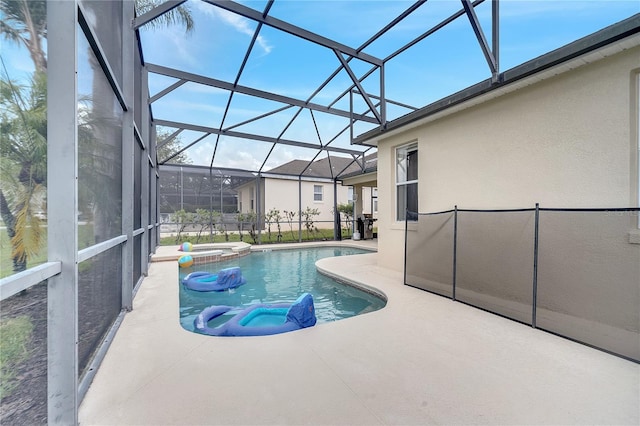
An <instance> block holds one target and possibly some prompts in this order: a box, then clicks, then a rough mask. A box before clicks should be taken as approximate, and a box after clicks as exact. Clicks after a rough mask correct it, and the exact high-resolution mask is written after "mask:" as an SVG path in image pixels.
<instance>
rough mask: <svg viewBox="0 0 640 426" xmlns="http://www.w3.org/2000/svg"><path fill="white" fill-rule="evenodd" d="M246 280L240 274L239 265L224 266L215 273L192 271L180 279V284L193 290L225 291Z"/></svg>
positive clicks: (238, 285)
mask: <svg viewBox="0 0 640 426" xmlns="http://www.w3.org/2000/svg"><path fill="white" fill-rule="evenodd" d="M246 282H247V280H246V279H245V278H244V277H243V276H242V271H241V270H240V268H239V267H237V266H234V267H232V268H225V269H221V270H220V271H218V273H217V274H212V273H211V272H200V271H198V272H192V273H190V274H189V275H187V276H186V277H184V278H183V279H182V284H183V285H184V286H185V287H186V288H188V289H190V290H195V291H225V290H228V289H230V288H237V287H240V286H241V285H243V284H245V283H246Z"/></svg>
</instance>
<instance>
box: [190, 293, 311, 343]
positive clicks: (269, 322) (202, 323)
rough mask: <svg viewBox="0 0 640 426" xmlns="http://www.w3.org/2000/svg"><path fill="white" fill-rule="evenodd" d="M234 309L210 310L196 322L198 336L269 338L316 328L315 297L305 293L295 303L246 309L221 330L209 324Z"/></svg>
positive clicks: (258, 305)
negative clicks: (274, 335) (272, 335)
mask: <svg viewBox="0 0 640 426" xmlns="http://www.w3.org/2000/svg"><path fill="white" fill-rule="evenodd" d="M233 309H236V308H234V307H232V306H220V305H214V306H209V307H208V308H206V309H205V310H203V311H202V312H201V313H200V314H198V316H197V317H196V319H195V320H194V321H193V324H194V325H195V329H196V331H197V332H199V333H202V334H207V335H209V336H267V335H270V334H279V333H286V332H289V331H294V330H300V329H301V328H306V327H312V326H314V325H315V324H316V312H315V307H314V305H313V297H312V296H311V294H309V293H304V294H303V295H301V296H300V297H298V299H297V300H296V301H295V302H294V303H293V304H290V303H277V304H272V305H267V304H263V303H261V304H257V305H253V306H250V307H248V308H246V309H243V310H242V311H240V312H239V313H238V314H236V315H235V316H233V317H232V318H231V319H230V320H229V321H227V322H225V323H224V324H222V325H221V326H219V327H215V328H212V327H209V326H208V325H207V323H208V322H209V321H211V320H212V319H214V318H217V317H219V316H220V315H223V314H225V313H227V312H229V311H232V310H233Z"/></svg>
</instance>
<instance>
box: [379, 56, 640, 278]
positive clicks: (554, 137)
mask: <svg viewBox="0 0 640 426" xmlns="http://www.w3.org/2000/svg"><path fill="white" fill-rule="evenodd" d="M639 73H640V47H637V46H636V47H634V48H631V49H628V50H626V51H623V52H621V53H617V54H614V55H612V56H608V57H604V58H602V59H600V60H598V61H596V62H592V63H589V64H586V65H582V66H579V67H577V68H574V69H571V70H569V71H565V72H562V73H560V74H557V75H555V76H552V77H550V78H548V79H546V80H543V81H538V82H535V83H533V84H531V85H529V86H526V87H523V88H520V89H518V90H515V91H512V92H510V93H506V94H503V95H501V96H499V97H497V98H494V99H492V100H488V101H486V102H484V103H480V104H478V105H475V106H472V107H470V108H467V109H463V110H461V111H459V112H456V113H453V114H450V115H447V116H445V117H443V118H440V119H435V120H432V121H430V122H427V123H425V124H422V125H419V126H417V127H414V128H412V129H410V130H407V131H401V130H399V131H398V132H396V133H395V134H393V136H390V137H386V138H384V139H380V140H378V196H379V198H380V200H381V202H380V205H379V209H378V210H379V211H378V218H379V220H378V223H377V226H378V228H379V234H378V238H379V244H378V252H379V254H380V255H379V256H378V259H379V262H380V264H381V265H382V266H384V267H388V268H391V269H395V270H400V271H401V270H402V269H403V244H404V223H403V222H397V221H396V220H395V164H394V155H395V149H396V148H397V147H398V146H401V145H404V144H407V143H409V142H413V141H417V143H418V157H419V170H418V180H419V189H418V191H419V210H420V212H433V211H439V210H447V209H452V208H453V207H454V206H455V205H457V206H458V207H459V208H478V209H499V208H523V207H533V206H534V205H535V203H536V202H537V203H540V205H541V206H543V207H635V206H638V114H639V112H638V111H639V107H638V103H639V101H638V90H639V89H638V80H639V78H640V77H639ZM629 226H630V229H631V228H633V226H636V228H637V223H636V224H635V225H634V224H633V218H631V217H630V219H629ZM409 232H411V224H410V229H409Z"/></svg>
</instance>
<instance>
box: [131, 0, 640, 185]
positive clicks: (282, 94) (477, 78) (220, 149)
mask: <svg viewBox="0 0 640 426" xmlns="http://www.w3.org/2000/svg"><path fill="white" fill-rule="evenodd" d="M606 3H607V2H588V1H582V2H578V1H565V2H562V1H560V2H546V1H537V2H523V1H500V2H498V1H490V0H487V1H484V0H477V1H470V0H461V1H453V0H446V1H442V0H441V1H437V0H432V1H417V2H407V1H398V0H394V1H284V0H283V1H280V0H278V1H243V2H232V1H219V0H188V1H167V2H164V3H162V4H160V5H159V6H157V7H155V8H152V9H151V10H149V11H146V12H145V13H142V14H140V15H139V16H138V17H137V18H136V20H135V22H134V27H136V28H137V29H138V30H139V33H140V39H141V46H142V52H143V55H144V61H145V64H146V67H147V70H148V86H149V94H150V105H151V112H152V117H153V123H154V124H155V125H156V126H157V129H158V132H159V137H158V141H157V143H158V147H159V148H162V147H163V146H172V147H173V150H172V151H171V153H167V152H166V151H163V150H161V149H159V155H158V161H159V163H160V164H165V163H174V164H175V163H180V162H187V163H189V164H193V165H199V166H208V167H214V168H235V169H242V170H248V171H253V172H267V171H269V170H271V169H273V168H276V167H279V166H282V165H283V164H286V163H288V162H290V161H293V160H305V161H308V164H309V165H311V163H312V162H314V161H317V160H327V161H328V162H329V163H331V159H332V158H335V157H341V159H342V160H341V161H344V160H343V159H344V158H346V159H349V160H350V161H352V162H353V165H354V166H356V167H359V168H361V169H363V170H364V168H365V165H366V164H365V158H366V157H369V156H371V155H373V154H375V152H376V151H375V147H373V146H368V145H365V144H356V143H353V141H354V139H355V138H356V137H357V136H358V135H361V134H363V133H365V132H370V131H371V130H375V129H380V130H383V129H385V128H386V126H387V123H389V122H390V121H392V120H395V119H398V118H400V117H403V116H405V115H406V114H409V113H411V112H413V111H416V110H417V109H419V108H421V107H424V106H425V105H428V104H430V103H432V102H435V101H437V100H439V99H442V98H444V97H446V96H447V95H451V94H452V93H455V92H457V91H460V90H463V89H465V88H467V87H470V86H472V85H474V84H476V83H478V82H481V81H485V80H487V79H490V80H491V81H494V82H496V83H497V82H499V81H500V79H501V75H502V74H501V73H502V71H503V70H505V69H509V68H511V67H514V66H516V65H519V64H521V63H523V62H525V61H528V60H531V59H533V58H535V57H537V56H540V55H543V54H545V53H547V52H549V51H551V50H553V49H556V48H558V47H560V46H562V45H565V44H567V43H570V42H572V41H574V40H576V39H578V38H580V37H583V36H585V35H587V34H590V33H592V32H595V31H598V30H600V29H602V28H604V27H606V26H607V25H610V24H613V23H615V22H617V21H619V20H622V19H625V18H628V17H629V16H632V15H633V14H635V13H637V12H638V4H637V2H635V1H634V2H625V1H621V2H613V3H614V4H616V6H615V7H614V8H613V9H615V10H612V8H611V7H609V8H608V9H607V13H606V14H603V13H598V10H597V9H598V8H603V7H607V4H606ZM178 8H180V9H178ZM185 10H186V11H187V12H188V13H187V14H188V15H189V16H190V17H191V18H192V21H193V29H192V30H191V31H185V27H184V26H183V25H180V24H174V25H169V26H166V25H157V23H158V21H159V19H161V18H162V16H163V15H165V14H169V15H167V16H171V15H170V14H172V13H173V14H175V13H176V12H177V11H182V12H184V11H185ZM174 16H175V15H174ZM577 22H579V23H580V25H574V24H576V23H577ZM303 169H304V168H303ZM336 170H338V169H336ZM346 170H349V172H352V171H353V168H352V167H351V168H344V167H341V168H340V169H339V171H337V172H336V174H339V173H344V172H345V171H346ZM302 173H304V170H303V172H302ZM334 177H339V176H334Z"/></svg>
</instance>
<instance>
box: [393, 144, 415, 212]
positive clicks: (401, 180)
mask: <svg viewBox="0 0 640 426" xmlns="http://www.w3.org/2000/svg"><path fill="white" fill-rule="evenodd" d="M407 210H408V211H410V212H414V213H417V212H418V144H417V143H415V142H414V143H411V144H409V145H404V146H402V147H399V148H397V149H396V220H398V221H404V220H405V213H406V211H407ZM416 218H417V215H415V216H414V215H411V216H409V218H408V220H416Z"/></svg>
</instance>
